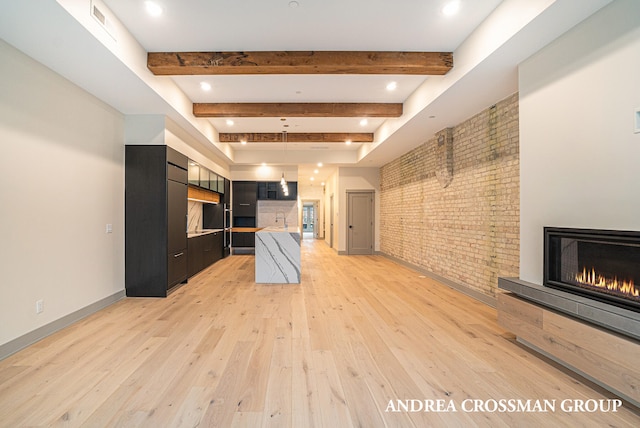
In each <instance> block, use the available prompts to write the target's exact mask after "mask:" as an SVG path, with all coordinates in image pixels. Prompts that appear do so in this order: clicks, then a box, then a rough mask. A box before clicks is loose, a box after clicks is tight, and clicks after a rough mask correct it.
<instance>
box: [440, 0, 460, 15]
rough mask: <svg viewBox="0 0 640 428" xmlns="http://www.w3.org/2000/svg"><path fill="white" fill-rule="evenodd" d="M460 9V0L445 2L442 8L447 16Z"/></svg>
mask: <svg viewBox="0 0 640 428" xmlns="http://www.w3.org/2000/svg"><path fill="white" fill-rule="evenodd" d="M459 10H460V1H459V0H453V1H450V2H449V3H447V4H445V5H444V7H443V8H442V14H443V15H445V16H453V15H455V14H456V13H458V11H459Z"/></svg>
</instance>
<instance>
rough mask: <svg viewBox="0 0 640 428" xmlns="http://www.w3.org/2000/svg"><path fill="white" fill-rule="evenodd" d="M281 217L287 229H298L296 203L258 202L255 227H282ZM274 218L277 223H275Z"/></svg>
mask: <svg viewBox="0 0 640 428" xmlns="http://www.w3.org/2000/svg"><path fill="white" fill-rule="evenodd" d="M283 215H284V216H285V217H286V219H287V225H288V226H289V227H298V202H297V201H258V207H257V213H256V217H257V218H256V221H257V227H269V226H278V227H282V226H284V222H283V221H282V220H283V219H282V217H283ZM276 217H277V218H278V221H277V222H276Z"/></svg>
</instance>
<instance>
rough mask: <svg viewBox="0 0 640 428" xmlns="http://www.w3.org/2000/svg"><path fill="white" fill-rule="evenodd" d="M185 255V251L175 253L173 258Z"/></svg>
mask: <svg viewBox="0 0 640 428" xmlns="http://www.w3.org/2000/svg"><path fill="white" fill-rule="evenodd" d="M181 256H184V253H178V254H174V255H173V258H175V259H177V258H178V257H181Z"/></svg>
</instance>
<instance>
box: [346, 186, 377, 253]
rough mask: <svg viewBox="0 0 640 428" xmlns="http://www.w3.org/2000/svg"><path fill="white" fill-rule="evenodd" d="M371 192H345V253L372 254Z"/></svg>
mask: <svg viewBox="0 0 640 428" xmlns="http://www.w3.org/2000/svg"><path fill="white" fill-rule="evenodd" d="M373 195H374V193H373V192H347V222H348V225H347V227H348V229H347V254H373Z"/></svg>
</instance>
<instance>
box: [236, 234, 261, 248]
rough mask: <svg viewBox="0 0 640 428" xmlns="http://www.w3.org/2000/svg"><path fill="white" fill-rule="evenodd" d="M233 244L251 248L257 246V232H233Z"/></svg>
mask: <svg viewBox="0 0 640 428" xmlns="http://www.w3.org/2000/svg"><path fill="white" fill-rule="evenodd" d="M232 235H233V236H232V238H231V245H232V246H233V247H235V248H249V247H255V246H256V234H255V233H254V232H233V233H232Z"/></svg>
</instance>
